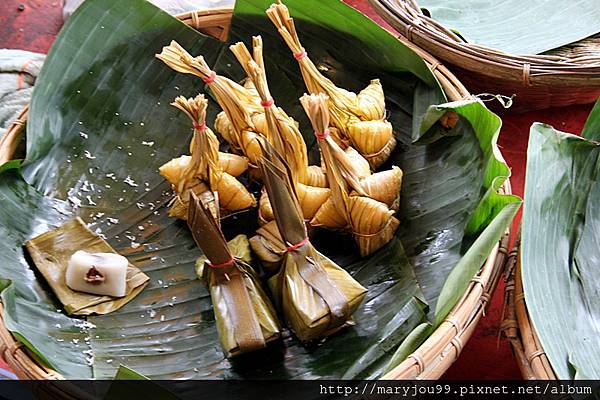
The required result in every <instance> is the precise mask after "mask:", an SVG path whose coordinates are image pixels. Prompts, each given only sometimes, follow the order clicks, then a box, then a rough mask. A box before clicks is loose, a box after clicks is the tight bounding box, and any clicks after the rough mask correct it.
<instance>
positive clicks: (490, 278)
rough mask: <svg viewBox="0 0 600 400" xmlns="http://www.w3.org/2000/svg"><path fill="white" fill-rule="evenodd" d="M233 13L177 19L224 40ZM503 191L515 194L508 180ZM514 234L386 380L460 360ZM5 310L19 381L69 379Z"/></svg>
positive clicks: (6, 152)
mask: <svg viewBox="0 0 600 400" xmlns="http://www.w3.org/2000/svg"><path fill="white" fill-rule="evenodd" d="M232 12H233V9H232V8H216V9H208V10H199V11H193V12H187V13H184V14H179V15H177V16H176V17H177V18H179V19H180V20H182V21H183V22H185V23H187V24H189V25H190V26H192V27H194V28H196V29H199V30H201V31H203V32H205V33H209V34H212V35H213V36H215V37H217V38H220V39H224V38H226V36H227V32H228V29H229V23H230V20H231V16H232ZM398 40H399V41H401V42H402V43H403V44H404V45H406V46H407V47H409V48H411V49H412V50H413V51H415V53H417V54H418V55H419V56H420V57H421V58H423V59H424V60H425V62H426V63H427V65H428V66H429V67H430V68H431V70H432V71H433V73H434V74H435V76H436V77H437V79H438V81H439V82H440V84H441V86H442V87H443V89H444V91H445V93H446V95H447V96H448V98H449V100H450V101H455V100H462V99H469V98H472V96H471V95H470V94H469V92H468V91H467V90H466V89H465V87H464V86H463V85H462V83H461V82H460V81H459V80H458V79H457V78H456V77H455V76H454V75H453V74H452V73H451V72H450V71H449V70H448V69H447V68H446V67H445V66H444V65H443V64H442V63H440V62H439V61H437V59H435V58H434V57H433V56H432V55H430V54H429V53H427V52H426V51H424V50H423V49H421V48H419V47H418V46H416V45H415V44H413V43H411V42H409V41H407V40H406V39H404V38H401V37H400V38H398ZM27 111H28V110H27V108H26V109H24V110H23V112H22V113H21V115H20V116H19V118H18V119H17V120H16V121H15V122H14V123H13V125H12V126H11V127H10V128H9V130H8V131H7V132H6V133H5V135H4V136H3V137H2V138H0V164H2V163H4V162H6V161H9V160H10V159H11V158H12V155H13V154H14V152H15V149H16V147H17V145H18V143H19V141H20V139H21V134H22V132H23V131H24V126H25V123H26V119H27ZM501 190H503V191H504V193H507V194H508V193H511V188H510V181H509V179H507V180H506V182H505V183H504V185H503V187H502V189H501ZM509 236H510V230H509V229H507V231H506V232H505V233H504V235H503V237H502V238H501V240H500V241H499V242H498V244H497V245H496V246H495V248H494V249H493V250H492V252H491V253H490V255H489V257H488V259H487V260H486V262H485V263H484V265H483V266H482V267H481V270H480V271H479V273H478V274H477V275H476V276H475V277H474V278H473V279H472V280H471V282H470V284H469V286H468V288H467V289H466V291H465V293H464V295H463V297H462V298H461V299H460V300H459V302H458V303H457V304H456V305H455V306H454V308H453V309H452V311H451V312H450V314H449V315H448V317H447V318H446V320H445V321H444V322H443V323H442V324H441V325H440V326H439V327H438V328H437V329H436V330H435V331H434V332H433V334H432V335H431V336H430V337H429V338H428V339H427V340H426V341H425V342H424V343H423V344H422V345H421V346H420V347H419V348H418V349H417V350H416V351H415V352H414V353H413V354H412V355H410V356H409V357H408V358H407V359H406V360H405V361H404V362H402V363H401V364H399V365H398V366H397V367H396V368H394V369H393V370H392V371H390V372H389V373H388V374H386V375H385V376H384V377H383V378H382V379H437V378H439V377H440V376H442V374H443V373H444V372H445V371H446V370H447V369H448V368H449V366H450V365H451V364H452V363H453V362H454V361H455V360H456V358H458V356H459V354H460V352H461V350H462V347H463V344H464V343H466V341H467V340H468V339H469V337H470V336H471V335H472V333H473V331H474V328H475V326H476V325H477V322H478V321H479V319H480V318H481V317H482V316H483V315H484V314H485V307H486V304H487V303H488V301H489V299H490V297H491V294H492V293H493V292H494V290H495V288H496V285H497V283H498V280H499V278H500V276H501V273H502V271H503V267H504V264H505V261H506V254H507V246H508V243H509ZM3 311H4V310H3V307H2V304H1V303H0V356H3V357H4V358H5V360H6V361H7V363H8V364H9V366H10V367H11V368H12V369H13V371H14V372H15V374H16V375H17V376H18V377H19V378H20V379H64V377H62V375H61V374H59V373H58V372H56V371H54V370H52V369H51V368H48V367H47V366H45V365H44V364H43V363H42V362H41V361H40V360H39V358H37V357H36V356H35V354H33V353H32V352H31V351H29V350H28V349H27V348H26V347H25V346H22V345H21V343H20V342H19V341H18V340H17V339H16V338H15V337H14V336H13V335H12V334H11V333H10V332H9V331H8V329H7V328H6V325H5V323H4V314H3Z"/></svg>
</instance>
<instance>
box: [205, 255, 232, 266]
mask: <svg viewBox="0 0 600 400" xmlns="http://www.w3.org/2000/svg"><path fill="white" fill-rule="evenodd" d="M234 263H235V259H234V258H233V257H231V258H230V259H229V260H227V261H225V262H224V263H221V264H211V263H208V266H209V267H211V268H225V267H229V266H231V265H233V264H234Z"/></svg>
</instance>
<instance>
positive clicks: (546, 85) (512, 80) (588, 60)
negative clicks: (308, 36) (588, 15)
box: [369, 0, 600, 111]
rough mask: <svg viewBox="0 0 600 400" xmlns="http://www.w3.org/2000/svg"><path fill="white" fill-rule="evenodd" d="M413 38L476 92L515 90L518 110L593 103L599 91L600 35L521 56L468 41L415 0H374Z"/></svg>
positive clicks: (383, 13) (382, 13)
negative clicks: (437, 19) (537, 53)
mask: <svg viewBox="0 0 600 400" xmlns="http://www.w3.org/2000/svg"><path fill="white" fill-rule="evenodd" d="M369 2H370V3H371V5H372V6H373V8H374V9H375V10H376V11H377V13H378V14H379V15H380V16H381V17H382V18H383V19H384V20H385V21H386V22H388V23H389V24H390V25H391V26H392V27H393V28H394V29H395V30H397V31H398V32H399V33H400V34H401V35H403V36H404V37H405V38H407V40H408V41H410V42H412V43H414V44H416V45H417V46H419V47H421V48H423V49H424V50H426V51H427V52H429V53H431V54H432V55H433V56H435V57H437V58H439V59H440V60H443V61H444V62H446V63H447V64H449V65H450V64H451V65H452V67H453V68H452V70H453V71H454V72H455V73H456V74H457V76H458V77H459V78H460V80H461V81H462V82H463V83H464V84H465V85H466V86H467V87H468V88H469V89H470V90H471V91H472V92H473V93H494V94H501V95H505V96H512V95H513V94H514V95H515V99H514V105H513V108H512V109H513V110H517V111H526V110H532V109H541V108H547V107H558V106H566V105H570V104H588V103H592V102H594V101H596V99H597V98H598V97H599V96H600V35H596V36H593V37H590V38H587V39H584V40H581V41H579V42H576V43H573V44H570V45H568V46H563V47H561V48H559V49H556V50H553V51H551V52H549V53H551V54H544V55H531V56H529V55H528V56H519V55H513V54H508V53H504V52H501V51H499V50H495V49H492V48H489V47H486V46H481V45H477V44H472V43H466V42H465V41H464V40H463V39H462V38H460V37H459V36H458V35H456V34H455V33H454V32H452V31H451V30H450V29H448V28H446V27H444V26H443V25H442V24H440V23H439V22H437V21H436V20H434V19H432V18H430V17H427V16H426V15H425V14H423V12H422V11H421V9H420V7H419V6H418V4H417V3H416V1H415V0H369Z"/></svg>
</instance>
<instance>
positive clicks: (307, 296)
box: [251, 143, 367, 342]
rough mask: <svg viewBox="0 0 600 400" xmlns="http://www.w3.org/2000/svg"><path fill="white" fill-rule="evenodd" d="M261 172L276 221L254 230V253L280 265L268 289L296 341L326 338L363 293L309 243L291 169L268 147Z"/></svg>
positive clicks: (342, 322)
mask: <svg viewBox="0 0 600 400" xmlns="http://www.w3.org/2000/svg"><path fill="white" fill-rule="evenodd" d="M259 167H260V169H261V172H262V176H263V179H264V181H265V185H266V188H267V193H268V195H269V200H270V202H271V205H272V207H273V211H274V216H275V221H272V222H270V223H268V224H266V225H264V226H263V227H261V228H260V229H259V230H258V231H257V234H258V239H253V240H252V241H251V244H252V248H253V249H254V250H255V252H256V253H257V254H258V255H259V257H260V258H261V260H264V261H266V262H267V263H268V264H270V267H271V268H273V267H274V266H275V265H276V264H278V270H277V273H276V274H275V275H274V276H272V277H271V278H270V279H269V287H270V288H271V292H272V293H273V296H274V298H275V304H276V305H277V307H278V308H279V309H280V310H281V311H282V313H283V315H284V316H285V319H286V322H287V323H288V324H289V326H290V328H291V329H292V330H293V331H294V333H295V334H296V336H297V337H298V338H299V339H300V340H301V341H303V342H308V341H311V340H314V339H318V338H321V337H325V336H328V335H330V334H332V333H334V332H336V331H338V330H339V329H341V328H342V327H344V326H346V325H348V323H349V321H350V319H351V316H352V314H353V313H354V311H356V309H357V308H358V307H359V306H360V304H361V302H362V301H363V299H364V298H365V296H366V294H367V289H365V288H364V287H363V286H361V285H360V283H358V282H357V281H356V280H354V278H352V276H351V275H350V274H349V273H348V272H346V271H345V270H344V269H343V268H341V267H339V266H338V265H337V264H335V263H334V262H333V261H331V260H330V259H328V258H327V257H325V256H324V255H323V254H321V253H320V252H318V251H317V250H316V249H315V248H314V246H313V245H312V243H311V242H310V241H309V240H308V237H307V232H306V226H305V223H304V218H303V215H302V210H301V208H300V206H299V204H298V200H297V197H296V194H295V191H294V187H293V183H292V179H291V173H290V170H289V167H288V166H287V165H286V164H285V161H284V160H283V159H282V158H281V157H280V156H278V155H277V154H276V152H275V150H274V149H273V148H272V147H271V146H269V145H268V143H265V150H264V156H263V158H262V159H261V160H260V162H259Z"/></svg>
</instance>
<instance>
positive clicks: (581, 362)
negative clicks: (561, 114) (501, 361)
mask: <svg viewBox="0 0 600 400" xmlns="http://www.w3.org/2000/svg"><path fill="white" fill-rule="evenodd" d="M596 111H597V110H596ZM590 118H597V113H596V115H595V116H593V117H592V116H590ZM591 122H593V123H596V122H597V120H594V121H591ZM591 122H590V120H588V125H589V123H591ZM596 133H597V132H596ZM599 171H600V144H599V143H597V142H593V141H590V140H587V139H585V138H581V137H579V136H575V135H572V134H569V133H565V132H560V131H558V130H556V129H554V128H552V127H551V126H548V125H544V124H541V123H534V124H533V125H532V127H531V131H530V138H529V148H528V152H527V175H526V180H525V206H524V209H523V228H522V229H523V238H522V242H521V262H522V277H523V290H524V293H525V301H526V303H527V309H528V311H529V315H530V317H531V321H532V323H533V326H534V328H535V331H536V333H537V335H538V337H539V339H540V342H541V344H542V347H543V349H544V350H545V352H546V354H547V356H548V359H549V360H550V363H551V364H552V368H553V369H554V372H555V373H556V375H557V377H558V378H559V379H573V378H574V379H599V378H600V363H599V362H598V360H600V328H599V327H600V313H599V311H598V310H599V307H598V305H599V304H600V297H599V293H600V291H599V290H598V288H599V287H600V286H599V285H600V283H599V279H598V257H600V232H599V231H598V227H600V208H599V204H600V203H599V201H598V199H600V182H599V179H600V174H599V173H598V172H599Z"/></svg>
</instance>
